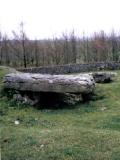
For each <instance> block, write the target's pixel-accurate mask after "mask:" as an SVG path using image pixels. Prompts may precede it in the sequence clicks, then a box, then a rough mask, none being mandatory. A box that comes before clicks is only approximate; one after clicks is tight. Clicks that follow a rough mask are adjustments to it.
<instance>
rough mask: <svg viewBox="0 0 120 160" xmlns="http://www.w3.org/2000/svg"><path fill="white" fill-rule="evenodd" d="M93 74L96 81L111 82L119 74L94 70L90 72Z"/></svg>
mask: <svg viewBox="0 0 120 160" xmlns="http://www.w3.org/2000/svg"><path fill="white" fill-rule="evenodd" d="M90 75H92V76H93V78H94V80H95V82H96V83H109V82H111V81H112V80H113V77H115V76H116V75H117V73H115V72H93V73H90Z"/></svg>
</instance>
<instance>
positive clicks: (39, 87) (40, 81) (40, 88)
mask: <svg viewBox="0 0 120 160" xmlns="http://www.w3.org/2000/svg"><path fill="white" fill-rule="evenodd" d="M4 86H5V88H8V89H15V90H18V91H32V92H56V93H83V94H88V93H91V92H93V91H94V88H95V82H94V79H93V77H92V76H91V75H89V74H78V75H48V74H46V75H45V74H44V75H43V74H32V73H20V72H19V73H11V74H8V75H6V76H5V77H4Z"/></svg>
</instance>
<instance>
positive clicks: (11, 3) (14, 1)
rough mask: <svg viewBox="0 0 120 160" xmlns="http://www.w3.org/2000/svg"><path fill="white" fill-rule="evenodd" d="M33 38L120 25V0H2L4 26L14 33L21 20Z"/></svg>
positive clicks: (0, 9) (0, 14)
mask: <svg viewBox="0 0 120 160" xmlns="http://www.w3.org/2000/svg"><path fill="white" fill-rule="evenodd" d="M21 21H23V22H24V24H25V30H26V32H27V34H28V36H29V37H30V38H40V39H41V38H49V37H52V36H53V35H54V36H55V35H60V34H61V33H62V32H70V31H71V30H73V29H74V30H75V31H76V33H79V34H82V33H83V32H85V34H86V35H87V34H91V33H93V32H95V31H100V30H105V31H106V32H109V31H110V30H112V29H113V28H114V29H115V30H116V31H119V29H120V0H0V30H1V31H2V32H7V33H8V34H9V35H10V32H11V30H16V31H17V30H18V26H19V24H20V22H21Z"/></svg>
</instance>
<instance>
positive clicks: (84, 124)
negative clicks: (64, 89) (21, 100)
mask: <svg viewBox="0 0 120 160" xmlns="http://www.w3.org/2000/svg"><path fill="white" fill-rule="evenodd" d="M5 73H6V71H5V70H4V69H1V70H0V81H1V82H0V84H2V77H3V76H4V74H5ZM117 73H118V76H117V77H116V78H115V80H114V81H113V82H112V83H109V84H97V86H96V91H95V92H96V95H95V96H94V97H93V100H91V101H89V102H86V103H84V104H82V103H81V104H78V105H76V106H73V107H70V108H69V107H68V108H67V107H66V108H64V109H57V110H48V109H44V110H38V109H36V108H34V107H30V106H23V105H20V104H14V103H13V102H10V101H9V100H8V99H7V98H6V97H1V99H0V114H1V117H0V122H1V123H0V134H1V140H0V142H1V157H2V160H120V71H117ZM15 120H19V121H20V124H19V125H15V123H14V122H15Z"/></svg>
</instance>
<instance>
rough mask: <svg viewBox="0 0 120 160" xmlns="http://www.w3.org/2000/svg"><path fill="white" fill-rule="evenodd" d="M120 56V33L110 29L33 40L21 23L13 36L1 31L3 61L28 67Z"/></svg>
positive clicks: (97, 60)
mask: <svg viewBox="0 0 120 160" xmlns="http://www.w3.org/2000/svg"><path fill="white" fill-rule="evenodd" d="M119 60H120V35H119V34H116V33H115V31H114V30H113V31H111V33H110V34H109V35H107V34H106V33H105V32H104V31H100V32H99V33H94V34H93V35H92V36H91V37H90V36H89V37H87V36H84V35H83V37H80V36H79V35H75V32H74V31H72V32H71V33H69V34H67V33H63V34H62V35H61V37H59V38H58V37H53V38H52V39H44V40H30V39H29V38H28V37H27V35H26V33H25V30H24V24H23V23H21V24H20V30H19V33H16V32H15V31H13V38H12V39H10V38H9V37H8V36H7V35H6V34H2V33H1V32H0V65H8V66H13V67H24V68H26V67H29V66H36V67H37V66H44V65H53V64H55V65H58V64H71V63H84V62H87V63H89V62H101V61H102V62H103V61H119Z"/></svg>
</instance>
